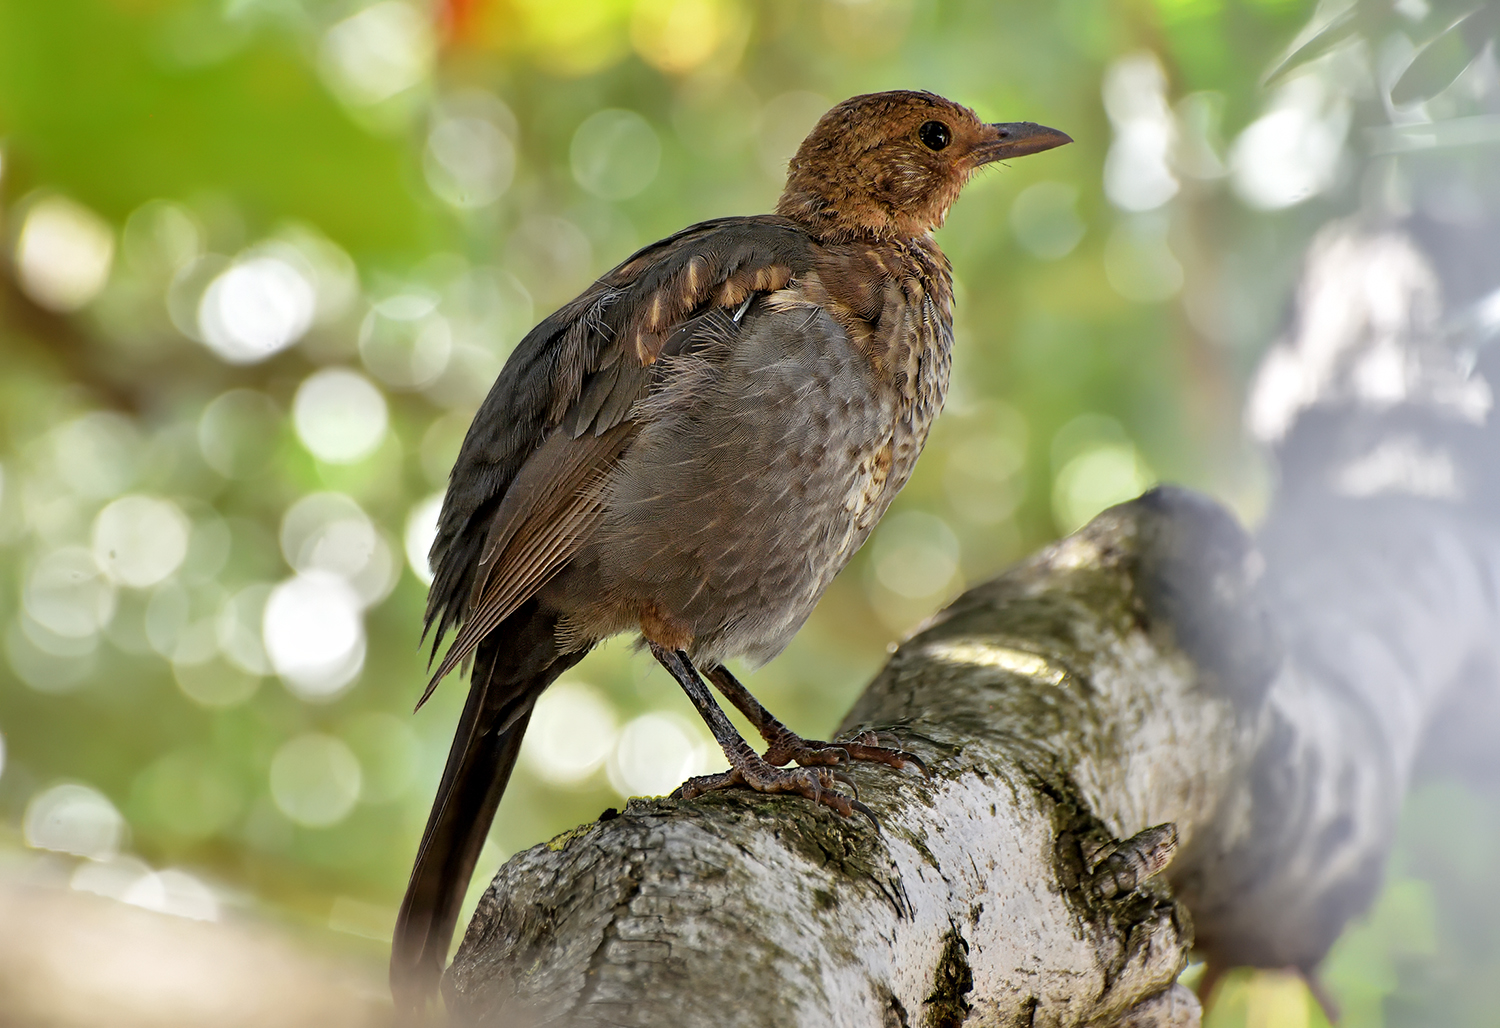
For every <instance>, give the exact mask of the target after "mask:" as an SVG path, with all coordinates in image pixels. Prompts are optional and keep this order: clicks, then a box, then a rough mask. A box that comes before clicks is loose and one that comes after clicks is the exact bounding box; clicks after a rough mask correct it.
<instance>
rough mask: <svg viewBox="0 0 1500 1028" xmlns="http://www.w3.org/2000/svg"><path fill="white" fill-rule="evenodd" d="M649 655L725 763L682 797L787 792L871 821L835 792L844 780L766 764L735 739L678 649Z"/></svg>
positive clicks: (655, 648)
mask: <svg viewBox="0 0 1500 1028" xmlns="http://www.w3.org/2000/svg"><path fill="white" fill-rule="evenodd" d="M648 645H649V646H650V647H651V654H652V656H654V657H656V659H657V662H658V663H660V664H661V666H662V667H664V668H666V669H667V671H669V672H670V673H671V675H672V677H673V678H675V679H677V684H678V685H680V686H682V691H683V692H685V693H687V696H688V699H690V700H692V701H693V706H695V707H697V708H698V713H699V715H700V716H701V717H702V718H703V720H704V722H705V723H706V724H707V725H708V729H709V731H711V732H713V734H714V738H715V739H716V740H718V743H719V746H720V747H721V748H722V749H723V750H724V756H725V758H726V759H728V761H729V770H728V771H722V772H720V773H718V774H714V775H702V776H700V777H698V778H689V779H688V780H687V781H686V782H683V783H682V785H681V786H679V787H678V789H677V793H676V794H680V795H681V796H682V798H683V799H689V800H690V799H692V798H693V797H694V796H699V795H702V794H703V793H705V792H713V791H714V790H717V789H732V788H735V787H737V786H743V787H745V788H748V789H753V790H754V791H756V792H791V793H796V794H798V795H799V796H806V797H807V798H808V799H810V800H812V801H813V802H814V803H821V804H823V805H824V806H825V807H832V808H833V809H834V810H836V811H838V812H839V813H840V814H842V815H844V816H845V817H852V816H853V814H854V812H855V811H856V810H857V811H859V812H860V813H861V814H864V815H865V816H866V817H868V818H869V819H870V820H871V821H872V822H874V820H875V815H873V814H871V813H870V809H869V808H868V807H866V806H865V805H864V804H863V803H861V802H859V800H858V799H851V798H850V797H848V796H845V795H844V794H843V793H841V792H839V791H838V789H837V788H836V783H838V782H845V783H847V784H849V785H850V786H851V787H852V786H853V784H854V783H853V782H852V781H850V779H849V778H848V777H846V776H844V775H841V774H839V773H838V772H836V771H825V770H823V769H821V768H802V767H796V768H781V767H773V766H771V765H770V764H768V763H766V762H765V760H763V759H762V758H761V756H760V754H758V753H756V752H755V751H754V750H753V749H751V748H750V744H749V743H747V742H745V740H744V739H743V738H741V737H740V733H739V732H737V731H735V728H734V725H733V724H731V723H730V721H729V718H728V717H727V716H725V714H724V712H723V711H722V710H720V709H719V705H718V704H717V703H715V702H714V698H713V696H712V694H710V693H709V691H708V686H707V685H705V684H704V683H703V679H702V678H700V677H699V675H698V669H697V668H695V667H693V664H692V661H690V660H688V656H687V654H686V653H684V652H682V651H681V650H669V649H667V648H666V647H664V646H660V645H658V644H656V643H654V642H649V641H648Z"/></svg>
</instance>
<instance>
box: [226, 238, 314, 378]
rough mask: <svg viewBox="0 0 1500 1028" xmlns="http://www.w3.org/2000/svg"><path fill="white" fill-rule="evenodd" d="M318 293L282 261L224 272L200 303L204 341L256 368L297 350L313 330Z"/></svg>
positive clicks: (245, 263) (261, 259)
mask: <svg viewBox="0 0 1500 1028" xmlns="http://www.w3.org/2000/svg"><path fill="white" fill-rule="evenodd" d="M317 303H318V298H317V293H316V292H315V291H314V288H313V284H312V282H310V281H308V276H307V274H305V273H304V272H303V271H302V270H301V269H300V268H297V267H295V266H294V265H293V264H291V263H289V262H288V261H287V260H285V259H283V258H282V257H273V256H269V255H265V256H250V257H247V258H246V259H244V260H240V261H236V262H235V263H233V264H231V265H230V266H229V267H228V268H226V269H225V270H224V271H223V272H221V273H220V274H219V275H218V276H217V277H215V278H214V280H213V281H212V282H210V283H209V285H208V288H207V289H206V290H204V292H203V299H202V300H201V301H199V304H198V331H199V333H201V336H202V338H203V341H204V342H205V343H207V344H208V346H209V347H210V348H211V349H212V350H213V351H214V352H215V353H217V354H218V355H219V356H220V357H222V358H223V359H224V360H226V361H229V362H230V363H231V364H253V363H255V362H257V361H262V360H265V359H266V358H267V357H269V356H271V355H272V354H274V353H277V352H278V351H280V350H284V349H286V348H287V347H288V346H291V345H292V344H293V343H295V342H296V341H297V340H298V339H301V338H302V336H303V334H304V333H305V332H306V331H307V330H308V329H309V328H311V327H312V323H313V315H314V314H315V313H316V312H317Z"/></svg>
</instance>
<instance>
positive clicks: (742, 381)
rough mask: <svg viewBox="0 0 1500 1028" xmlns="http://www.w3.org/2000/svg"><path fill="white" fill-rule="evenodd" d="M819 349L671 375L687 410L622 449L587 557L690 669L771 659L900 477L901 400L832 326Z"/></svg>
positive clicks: (622, 612) (609, 590)
mask: <svg viewBox="0 0 1500 1028" xmlns="http://www.w3.org/2000/svg"><path fill="white" fill-rule="evenodd" d="M799 316H802V317H805V315H799ZM825 317H826V316H825ZM830 338H833V339H836V340H837V341H838V342H839V344H840V345H838V346H828V345H826V344H827V343H828V341H829V339H830ZM821 341H822V342H823V343H824V344H825V345H822V346H807V345H805V343H803V344H794V345H793V346H792V349H791V350H790V352H787V351H785V350H780V351H779V350H778V349H777V348H776V347H774V346H767V347H761V348H755V347H740V348H737V349H736V351H735V352H734V353H732V354H728V355H725V357H724V359H723V360H722V361H721V362H718V363H714V362H704V363H702V364H701V365H700V366H699V367H696V368H694V369H692V370H693V372H694V374H695V375H696V380H694V374H685V373H683V372H681V371H679V372H678V373H677V374H676V375H674V380H675V381H676V382H677V383H679V384H678V385H677V386H676V388H678V389H679V390H680V393H681V395H680V396H679V398H678V399H680V400H681V401H682V402H671V398H664V402H662V403H661V404H660V408H661V410H663V411H664V412H666V413H664V414H663V415H661V416H659V417H657V418H656V419H655V420H652V421H650V422H648V423H647V424H646V426H645V427H644V428H643V430H642V432H641V435H640V437H639V438H638V440H637V441H636V443H635V444H634V445H633V446H632V447H631V449H630V451H629V452H628V453H627V454H626V456H625V458H624V460H623V461H622V463H621V466H620V468H619V470H618V472H617V474H616V476H615V479H614V485H613V488H612V492H611V494H610V499H609V507H608V514H607V515H606V521H605V525H604V527H603V529H602V530H601V531H600V532H599V534H598V535H597V536H596V537H595V541H594V542H593V543H592V544H591V545H590V546H589V547H588V550H589V552H588V554H587V555H586V558H585V561H586V563H587V564H589V565H592V567H593V568H594V569H596V572H595V573H596V574H597V576H598V580H599V581H600V583H601V584H602V585H603V586H604V592H605V593H606V594H607V595H609V596H611V597H612V598H614V600H616V601H618V600H619V599H621V598H628V599H626V602H625V605H624V609H621V607H620V605H619V604H618V603H617V602H616V603H615V611H614V613H613V616H614V618H615V619H616V620H617V621H618V620H622V619H625V618H637V617H639V616H640V612H644V613H645V614H646V615H647V616H648V617H651V618H657V619H659V620H660V621H661V622H662V623H664V624H666V625H668V626H677V627H678V628H680V629H681V630H682V632H683V633H684V635H685V637H686V638H687V639H689V640H690V642H689V643H688V644H687V645H688V649H689V652H690V653H691V654H692V655H693V657H694V659H696V660H699V661H706V662H710V663H713V662H720V661H722V660H725V659H727V658H729V657H733V656H745V657H748V658H750V659H751V660H753V661H757V662H759V661H764V660H769V659H770V658H771V657H773V656H775V655H776V654H777V653H778V652H780V651H781V649H782V648H783V647H784V646H785V645H786V644H787V643H788V642H789V641H790V640H791V637H792V636H793V634H795V633H796V631H797V629H798V628H799V627H801V625H802V623H803V621H805V620H806V618H807V616H808V615H809V614H810V613H811V612H812V609H813V607H814V605H815V604H816V603H817V601H818V599H819V597H821V596H822V594H823V592H824V590H825V589H826V588H827V587H828V584H829V583H830V582H831V581H832V579H833V577H834V575H836V574H837V573H838V571H839V570H840V569H841V568H843V566H844V565H845V564H846V563H847V562H848V560H849V558H850V557H851V556H852V555H853V553H854V552H855V550H857V549H858V548H859V546H860V544H861V543H863V542H864V540H865V538H866V536H868V535H869V532H870V530H871V529H872V528H873V527H874V524H875V522H876V521H878V520H879V517H880V515H881V514H883V513H884V511H885V508H886V507H887V506H888V505H889V503H890V500H891V498H892V497H893V496H894V493H895V491H896V489H898V488H899V485H900V481H901V480H904V474H903V473H902V470H904V469H898V470H897V474H896V475H893V474H892V454H893V452H895V451H896V450H897V449H900V448H901V447H900V442H901V440H900V438H899V436H900V434H901V433H900V432H899V427H900V426H899V424H898V421H899V419H898V412H897V404H896V399H895V397H894V394H893V393H892V392H891V390H889V389H888V388H882V386H881V385H880V383H879V382H878V380H877V379H876V377H875V375H874V373H873V371H872V369H871V368H870V366H869V364H868V362H867V360H866V359H865V358H864V356H863V355H861V354H860V353H858V351H856V350H855V349H854V348H853V346H852V344H849V343H848V340H847V338H846V337H844V336H843V334H842V332H841V331H837V330H836V329H835V330H833V331H830V332H829V333H828V334H827V335H823V336H822V337H821ZM603 613H604V612H603V611H600V614H603ZM584 620H588V619H587V618H584ZM605 620H608V618H605ZM637 623H639V622H638V621H637ZM618 627H634V625H630V626H624V625H620V626H618ZM616 630H617V629H616Z"/></svg>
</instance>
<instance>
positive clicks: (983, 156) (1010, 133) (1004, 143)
mask: <svg viewBox="0 0 1500 1028" xmlns="http://www.w3.org/2000/svg"><path fill="white" fill-rule="evenodd" d="M1072 141H1073V137H1072V136H1070V135H1068V134H1067V133H1066V132H1059V131H1057V129H1055V128H1048V127H1047V126H1046V125H1038V124H1036V123H1035V122H1031V121H1011V122H1005V123H1002V124H998V125H986V126H984V132H983V134H982V135H981V136H980V137H979V143H978V145H976V146H975V147H974V149H973V150H971V151H969V157H970V160H971V161H972V162H973V164H974V166H975V167H978V166H979V165H981V164H989V163H990V162H991V161H1003V160H1005V159H1006V158H1007V157H1025V156H1026V155H1027V154H1032V153H1041V152H1042V151H1043V150H1050V149H1052V148H1053V147H1054V146H1062V145H1063V144H1064V143H1071V142H1072Z"/></svg>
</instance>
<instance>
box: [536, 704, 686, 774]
mask: <svg viewBox="0 0 1500 1028" xmlns="http://www.w3.org/2000/svg"><path fill="white" fill-rule="evenodd" d="M632 723H633V722H632ZM650 730H653V729H652V727H651V726H647V728H644V729H643V728H639V727H638V728H637V729H636V731H637V732H642V731H648V732H649V731H650ZM619 738H620V729H619V720H618V718H617V716H616V714H615V710H614V708H613V707H612V706H611V705H610V703H609V701H608V700H607V699H605V698H604V697H603V696H602V695H600V693H599V690H597V689H595V688H594V687H593V686H591V685H588V684H587V683H584V682H579V681H573V680H564V681H560V682H557V683H555V684H554V685H553V686H551V687H550V688H549V689H548V690H547V691H546V692H545V693H543V694H542V698H541V699H540V700H538V701H537V704H536V709H535V710H534V711H533V713H532V715H531V726H530V727H529V728H528V729H527V730H526V745H525V747H524V748H523V749H522V751H521V753H522V755H523V757H525V759H526V762H527V764H528V765H529V766H530V767H532V768H534V769H535V770H536V772H537V774H538V775H540V776H541V777H542V778H544V779H546V780H547V781H549V782H554V783H556V784H559V785H569V784H572V783H574V782H579V781H582V780H583V779H585V778H587V777H588V776H589V775H591V774H593V773H594V772H595V771H597V770H598V769H599V768H601V767H603V766H604V762H605V760H606V759H608V757H609V755H610V753H611V752H612V751H613V750H614V748H615V744H616V741H617V740H618V739H619ZM672 738H673V739H674V740H675V739H676V736H673V737H672ZM631 745H636V743H632V744H631ZM628 759H629V760H630V761H636V762H637V763H638V762H639V761H640V760H641V759H643V758H641V757H640V756H639V755H637V754H634V751H632V755H631V756H630V757H629V758H628ZM637 763H631V764H629V767H628V770H622V771H621V772H620V773H621V774H623V775H624V776H625V777H624V778H623V779H622V780H624V781H629V782H646V783H647V784H642V785H633V786H632V788H634V789H637V790H638V791H639V790H641V789H649V788H651V784H652V783H655V781H656V779H654V778H649V774H648V772H646V771H642V770H641V769H640V768H639V767H637ZM625 767H626V765H625V764H622V765H621V768H622V769H623V768H625ZM643 775H644V776H647V777H642V776H643ZM648 779H649V780H648ZM674 784H675V783H674Z"/></svg>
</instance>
